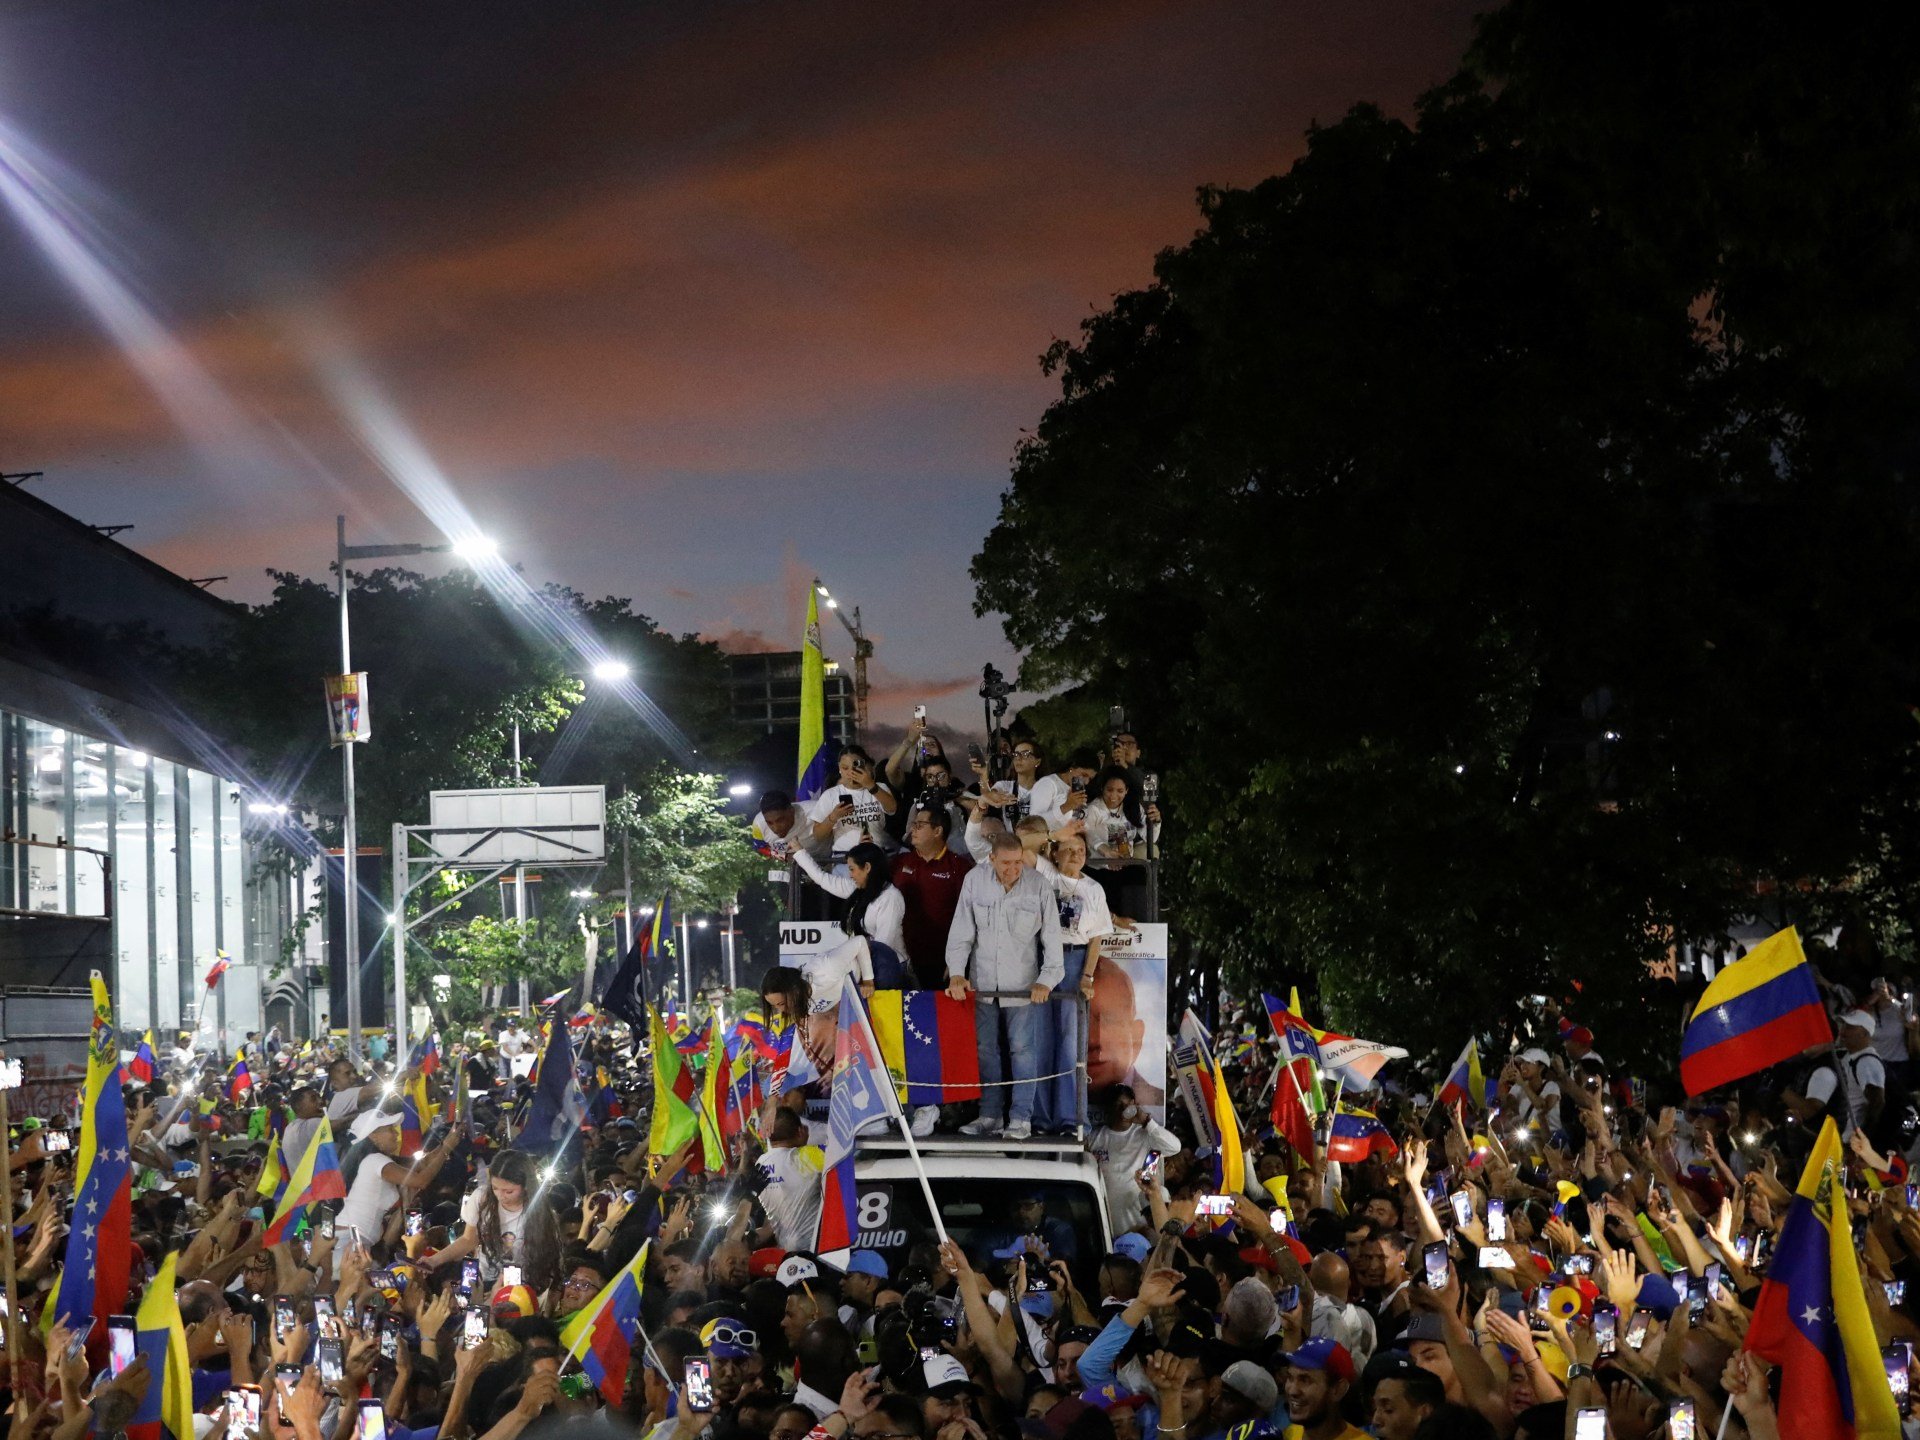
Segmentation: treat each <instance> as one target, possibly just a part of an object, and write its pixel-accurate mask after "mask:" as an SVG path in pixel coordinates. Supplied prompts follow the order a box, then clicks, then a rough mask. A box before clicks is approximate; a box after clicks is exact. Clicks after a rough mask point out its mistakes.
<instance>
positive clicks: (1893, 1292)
mask: <svg viewBox="0 0 1920 1440" xmlns="http://www.w3.org/2000/svg"><path fill="white" fill-rule="evenodd" d="M1886 1288H1887V1304H1889V1305H1904V1304H1905V1303H1906V1300H1907V1282H1906V1281H1904V1280H1889V1281H1887V1286H1886Z"/></svg>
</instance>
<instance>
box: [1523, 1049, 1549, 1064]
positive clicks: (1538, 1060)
mask: <svg viewBox="0 0 1920 1440" xmlns="http://www.w3.org/2000/svg"><path fill="white" fill-rule="evenodd" d="M1520 1058H1521V1059H1522V1060H1524V1061H1526V1062H1527V1063H1528V1064H1529V1065H1551V1064H1552V1063H1553V1057H1552V1056H1551V1055H1549V1054H1547V1052H1546V1051H1544V1050H1542V1049H1541V1048H1540V1047H1539V1046H1538V1045H1535V1046H1532V1047H1531V1048H1529V1049H1526V1050H1522V1051H1521V1052H1520Z"/></svg>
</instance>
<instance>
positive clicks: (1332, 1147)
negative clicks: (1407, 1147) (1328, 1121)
mask: <svg viewBox="0 0 1920 1440" xmlns="http://www.w3.org/2000/svg"><path fill="white" fill-rule="evenodd" d="M1399 1153H1400V1147H1399V1146H1398V1145H1396V1144H1394V1141H1393V1136H1392V1135H1391V1134H1389V1133H1388V1131H1387V1127H1386V1126H1385V1125H1383V1124H1381V1123H1380V1117H1379V1116H1378V1115H1375V1114H1374V1113H1373V1112H1372V1111H1371V1110H1362V1109H1361V1108H1360V1107H1359V1106H1358V1105H1349V1104H1347V1103H1346V1102H1345V1101H1342V1102H1341V1103H1340V1104H1338V1105H1336V1106H1334V1107H1333V1122H1332V1126H1331V1128H1330V1129H1329V1131H1328V1133H1327V1159H1329V1160H1338V1161H1339V1162H1341V1163H1342V1164H1344V1165H1357V1164H1359V1163H1360V1162H1361V1161H1362V1160H1365V1159H1367V1158H1368V1157H1369V1156H1372V1155H1397V1154H1399Z"/></svg>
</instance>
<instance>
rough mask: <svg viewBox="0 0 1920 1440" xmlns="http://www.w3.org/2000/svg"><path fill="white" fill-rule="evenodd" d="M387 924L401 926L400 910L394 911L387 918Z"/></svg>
mask: <svg viewBox="0 0 1920 1440" xmlns="http://www.w3.org/2000/svg"><path fill="white" fill-rule="evenodd" d="M387 924H389V925H392V926H396V927H397V926H398V925H399V924H400V912H399V911H398V910H395V911H393V912H392V913H391V914H389V915H388V916H387Z"/></svg>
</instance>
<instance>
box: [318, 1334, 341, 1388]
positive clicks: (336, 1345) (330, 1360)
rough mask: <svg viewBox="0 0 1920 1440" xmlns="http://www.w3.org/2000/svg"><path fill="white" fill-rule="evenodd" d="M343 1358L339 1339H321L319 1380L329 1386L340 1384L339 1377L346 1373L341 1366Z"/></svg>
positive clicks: (336, 1337)
mask: <svg viewBox="0 0 1920 1440" xmlns="http://www.w3.org/2000/svg"><path fill="white" fill-rule="evenodd" d="M344 1359H345V1357H344V1356H343V1355H342V1354H341V1350H340V1339H339V1337H338V1336H335V1337H333V1338H332V1339H322V1340H321V1342H320V1378H321V1379H322V1380H323V1381H325V1382H326V1383H327V1384H329V1385H337V1384H339V1383H340V1377H341V1376H342V1375H344V1374H345V1373H346V1370H345V1367H344V1365H343V1363H342V1362H343V1361H344Z"/></svg>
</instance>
